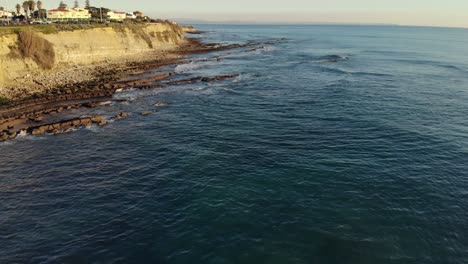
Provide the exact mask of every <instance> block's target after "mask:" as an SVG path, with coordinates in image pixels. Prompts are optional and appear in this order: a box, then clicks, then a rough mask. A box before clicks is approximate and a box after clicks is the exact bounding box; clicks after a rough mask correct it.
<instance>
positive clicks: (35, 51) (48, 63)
mask: <svg viewBox="0 0 468 264" xmlns="http://www.w3.org/2000/svg"><path fill="white" fill-rule="evenodd" d="M18 48H19V51H20V53H21V55H22V56H23V58H31V59H32V60H33V61H34V62H36V63H37V65H39V66H40V67H42V68H44V69H52V67H53V66H54V63H55V52H54V47H53V46H52V44H51V43H50V42H49V41H47V40H46V39H44V38H42V37H40V36H39V35H37V34H36V33H34V32H33V31H22V32H19V33H18Z"/></svg>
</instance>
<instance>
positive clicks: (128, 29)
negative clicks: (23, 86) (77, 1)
mask: <svg viewBox="0 0 468 264" xmlns="http://www.w3.org/2000/svg"><path fill="white" fill-rule="evenodd" d="M32 34H34V35H35V37H37V38H41V39H43V40H44V41H45V42H47V43H50V44H51V45H52V52H53V55H54V58H51V60H52V63H50V61H49V64H47V65H48V66H47V67H45V66H44V65H43V64H41V63H40V60H41V58H37V48H36V47H29V46H30V45H31V44H30V43H28V44H27V45H26V46H28V47H26V48H29V49H32V50H33V51H35V52H36V54H34V52H29V53H26V52H25V51H24V50H23V49H24V47H22V45H21V43H20V41H22V40H21V37H20V35H19V34H10V35H5V36H0V93H1V89H3V88H4V87H7V86H15V80H17V79H21V78H22V76H25V75H31V74H34V73H35V72H46V71H54V70H59V69H61V68H66V67H70V66H73V67H76V66H79V65H84V66H86V65H92V64H95V63H102V62H106V61H110V60H112V61H116V60H119V58H128V57H131V56H132V55H136V54H141V53H144V52H150V51H155V50H170V49H175V48H176V47H178V45H179V44H180V43H181V42H182V41H183V40H184V33H183V30H182V28H181V27H179V26H177V25H174V24H171V23H153V24H130V25H117V26H112V27H103V28H93V29H84V30H75V31H60V32H57V33H52V34H43V33H39V32H33V33H32ZM30 42H31V41H30ZM34 42H37V41H32V43H34ZM23 46H24V45H23ZM49 49H50V48H49ZM48 52H49V53H50V50H48ZM28 54H29V55H28ZM31 54H32V55H31ZM43 57H44V56H43ZM45 57H47V56H45ZM42 59H43V58H42Z"/></svg>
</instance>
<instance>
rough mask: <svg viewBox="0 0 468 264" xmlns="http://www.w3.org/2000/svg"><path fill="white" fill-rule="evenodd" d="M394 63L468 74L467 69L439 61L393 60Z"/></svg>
mask: <svg viewBox="0 0 468 264" xmlns="http://www.w3.org/2000/svg"><path fill="white" fill-rule="evenodd" d="M394 61H397V62H402V63H407V64H413V65H424V66H433V67H438V68H443V69H447V70H453V71H460V72H463V73H467V72H468V68H466V67H463V66H457V65H453V64H447V63H444V62H440V61H432V60H418V59H397V60H394Z"/></svg>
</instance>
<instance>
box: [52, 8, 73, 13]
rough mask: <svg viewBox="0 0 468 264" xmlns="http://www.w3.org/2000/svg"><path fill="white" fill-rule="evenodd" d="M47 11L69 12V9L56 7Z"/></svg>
mask: <svg viewBox="0 0 468 264" xmlns="http://www.w3.org/2000/svg"><path fill="white" fill-rule="evenodd" d="M49 12H70V10H68V9H66V8H56V9H51V10H49Z"/></svg>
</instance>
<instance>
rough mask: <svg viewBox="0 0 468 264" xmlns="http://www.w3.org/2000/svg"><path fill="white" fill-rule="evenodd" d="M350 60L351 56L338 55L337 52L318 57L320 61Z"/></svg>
mask: <svg viewBox="0 0 468 264" xmlns="http://www.w3.org/2000/svg"><path fill="white" fill-rule="evenodd" d="M348 60H350V57H349V56H346V55H336V54H332V55H325V56H322V57H320V58H318V62H331V63H335V62H340V61H348Z"/></svg>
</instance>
